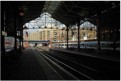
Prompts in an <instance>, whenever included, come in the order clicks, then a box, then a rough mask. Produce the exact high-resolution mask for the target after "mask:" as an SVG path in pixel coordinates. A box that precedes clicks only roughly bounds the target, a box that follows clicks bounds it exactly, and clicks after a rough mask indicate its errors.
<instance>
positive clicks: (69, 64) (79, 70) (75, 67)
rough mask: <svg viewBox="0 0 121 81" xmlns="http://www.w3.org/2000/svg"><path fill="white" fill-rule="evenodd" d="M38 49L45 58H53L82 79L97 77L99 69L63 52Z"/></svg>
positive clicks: (77, 77)
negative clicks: (57, 52) (62, 53)
mask: <svg viewBox="0 0 121 81" xmlns="http://www.w3.org/2000/svg"><path fill="white" fill-rule="evenodd" d="M36 49H37V51H38V52H39V53H41V55H42V56H43V57H44V58H46V59H50V60H52V61H53V62H55V63H56V64H58V65H59V66H61V67H62V68H64V69H65V70H66V71H68V72H69V73H70V74H72V75H74V76H75V77H76V79H80V80H95V79H97V77H96V76H97V75H98V71H97V70H95V69H93V68H90V67H88V66H85V65H83V64H80V63H78V62H77V61H76V59H73V58H71V57H67V56H64V55H61V54H52V53H48V52H47V51H44V50H43V51H42V49H39V48H36ZM98 78H99V77H98Z"/></svg>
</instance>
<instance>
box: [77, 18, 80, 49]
mask: <svg viewBox="0 0 121 81" xmlns="http://www.w3.org/2000/svg"><path fill="white" fill-rule="evenodd" d="M77 26H78V51H79V49H80V20H77Z"/></svg>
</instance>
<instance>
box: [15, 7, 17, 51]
mask: <svg viewBox="0 0 121 81" xmlns="http://www.w3.org/2000/svg"><path fill="white" fill-rule="evenodd" d="M14 14H15V15H14V38H15V43H14V51H15V53H16V52H17V29H16V26H17V25H16V24H17V23H16V21H17V18H16V17H17V9H16V8H14Z"/></svg>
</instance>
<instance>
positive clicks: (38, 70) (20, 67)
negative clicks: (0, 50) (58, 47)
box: [1, 49, 60, 80]
mask: <svg viewBox="0 0 121 81" xmlns="http://www.w3.org/2000/svg"><path fill="white" fill-rule="evenodd" d="M34 51H35V50H34V49H26V50H24V51H23V53H22V54H21V55H17V56H14V55H10V56H5V57H2V73H1V75H2V80H48V79H55V80H56V79H60V78H59V77H58V76H57V74H56V73H55V72H54V71H53V70H52V69H51V68H50V67H49V65H48V64H47V63H45V62H44V61H43V59H42V58H41V57H38V56H37V54H36V52H34ZM38 59H39V60H38ZM39 61H41V62H42V63H43V64H44V65H45V66H41V62H39ZM44 68H46V69H47V71H48V72H45V71H46V70H45V69H44ZM49 70H51V71H49ZM49 72H51V73H49ZM51 75H53V76H54V77H53V76H51ZM48 76H50V77H48Z"/></svg>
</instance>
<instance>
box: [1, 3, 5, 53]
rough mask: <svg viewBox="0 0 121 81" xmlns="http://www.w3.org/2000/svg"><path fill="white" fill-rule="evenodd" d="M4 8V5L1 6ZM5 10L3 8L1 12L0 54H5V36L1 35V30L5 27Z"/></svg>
mask: <svg viewBox="0 0 121 81" xmlns="http://www.w3.org/2000/svg"><path fill="white" fill-rule="evenodd" d="M2 9H4V5H3V8H2ZM4 17H5V11H4V10H3V12H1V18H2V19H1V21H2V22H1V53H2V55H5V36H4V35H2V31H4V27H5V24H4V23H5V18H4Z"/></svg>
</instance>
